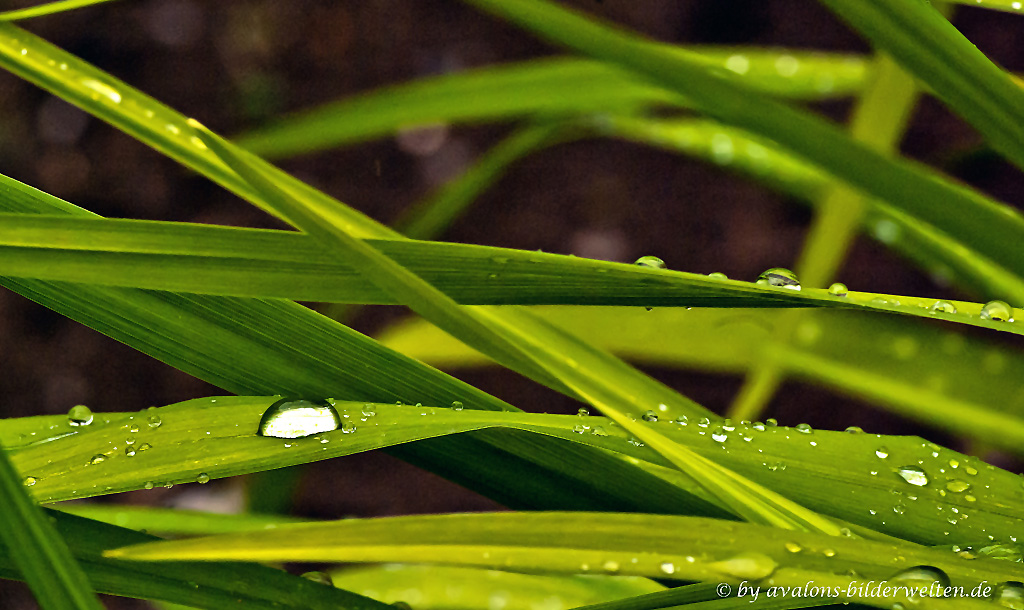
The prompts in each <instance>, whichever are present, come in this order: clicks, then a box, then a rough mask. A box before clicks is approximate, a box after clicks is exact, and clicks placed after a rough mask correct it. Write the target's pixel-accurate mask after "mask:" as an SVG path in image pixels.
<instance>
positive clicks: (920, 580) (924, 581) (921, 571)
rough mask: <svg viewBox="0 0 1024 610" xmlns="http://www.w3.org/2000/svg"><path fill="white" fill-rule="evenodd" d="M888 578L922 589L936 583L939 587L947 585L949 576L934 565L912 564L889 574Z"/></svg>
mask: <svg viewBox="0 0 1024 610" xmlns="http://www.w3.org/2000/svg"><path fill="white" fill-rule="evenodd" d="M889 580H892V581H897V582H900V583H906V584H908V585H913V586H917V587H922V588H924V589H927V588H929V587H931V586H932V585H937V586H939V587H941V588H945V587H948V586H949V576H947V575H946V573H945V572H943V571H942V570H940V569H938V568H936V567H934V566H914V567H911V568H907V569H905V570H900V571H899V572H897V573H896V574H893V575H892V576H890V577H889Z"/></svg>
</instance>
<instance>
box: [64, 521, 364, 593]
mask: <svg viewBox="0 0 1024 610" xmlns="http://www.w3.org/2000/svg"><path fill="white" fill-rule="evenodd" d="M52 508H54V509H55V510H58V511H60V512H62V513H67V514H69V515H75V516H78V517H83V518H85V519H91V520H93V521H100V522H103V523H109V524H111V525H116V526H118V527H123V528H127V529H130V530H135V531H142V532H148V533H151V534H157V533H159V534H177V535H182V534H184V535H191V536H194V535H197V534H229V533H232V532H244V531H248V530H260V529H270V528H274V527H277V526H279V525H285V524H290V523H302V522H303V521H305V520H304V519H296V518H293V517H284V516H281V515H255V514H251V513H242V514H222V513H207V512H199V511H192V510H182V509H179V508H174V509H171V508H159V507H156V506H131V505H128V504H86V503H68V504H58V505H54V506H53V507H52ZM343 588H344V587H343Z"/></svg>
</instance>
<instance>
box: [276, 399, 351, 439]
mask: <svg viewBox="0 0 1024 610" xmlns="http://www.w3.org/2000/svg"><path fill="white" fill-rule="evenodd" d="M364 413H365V408H364ZM340 425H341V418H340V417H339V416H338V412H337V411H336V410H335V409H334V407H332V406H331V405H330V404H329V403H327V402H326V401H319V402H311V401H308V400H296V399H293V398H283V399H281V400H279V401H277V402H275V403H274V404H272V405H270V407H269V408H268V409H267V410H266V411H265V412H264V413H263V418H262V419H260V426H259V431H258V434H259V435H260V436H270V437H274V438H302V437H305V436H312V435H313V434H316V433H318V432H329V431H331V430H337V429H338V427H339V426H340Z"/></svg>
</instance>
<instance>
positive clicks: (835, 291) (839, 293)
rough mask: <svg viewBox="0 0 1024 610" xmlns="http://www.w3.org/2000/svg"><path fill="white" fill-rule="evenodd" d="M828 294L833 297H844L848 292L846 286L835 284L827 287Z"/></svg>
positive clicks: (840, 283) (839, 283)
mask: <svg viewBox="0 0 1024 610" xmlns="http://www.w3.org/2000/svg"><path fill="white" fill-rule="evenodd" d="M828 293H829V294H831V295H832V296H834V297H845V296H846V295H847V294H849V293H850V291H849V289H847V288H846V284H843V283H842V282H836V283H834V284H832V285H831V286H829V287H828Z"/></svg>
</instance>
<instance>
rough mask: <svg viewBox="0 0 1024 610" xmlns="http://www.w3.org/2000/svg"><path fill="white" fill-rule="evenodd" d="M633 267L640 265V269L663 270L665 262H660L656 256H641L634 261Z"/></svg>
mask: <svg viewBox="0 0 1024 610" xmlns="http://www.w3.org/2000/svg"><path fill="white" fill-rule="evenodd" d="M633 264H634V265H640V266H641V267H650V268H652V269H665V261H663V260H661V259H660V258H658V257H657V256H641V257H640V258H638V259H636V262H635V263H633Z"/></svg>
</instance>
